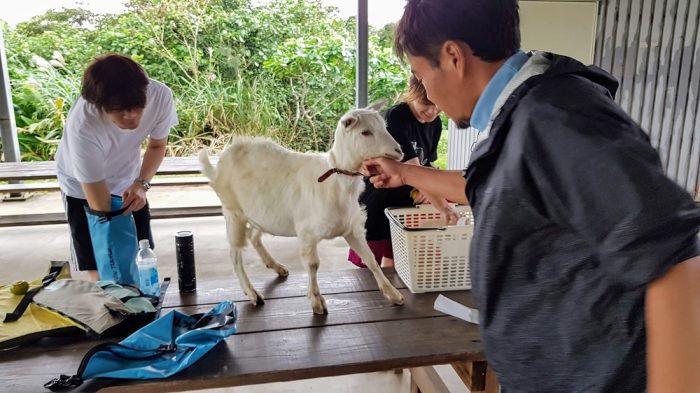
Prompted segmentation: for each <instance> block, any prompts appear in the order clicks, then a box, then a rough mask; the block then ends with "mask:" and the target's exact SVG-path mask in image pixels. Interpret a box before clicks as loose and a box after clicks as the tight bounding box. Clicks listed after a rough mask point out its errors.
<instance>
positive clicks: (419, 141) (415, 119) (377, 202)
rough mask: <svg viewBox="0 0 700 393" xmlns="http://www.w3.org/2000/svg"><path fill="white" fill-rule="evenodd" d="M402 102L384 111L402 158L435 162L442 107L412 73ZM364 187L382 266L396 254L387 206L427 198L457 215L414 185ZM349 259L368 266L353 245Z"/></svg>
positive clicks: (369, 233) (369, 234)
mask: <svg viewBox="0 0 700 393" xmlns="http://www.w3.org/2000/svg"><path fill="white" fill-rule="evenodd" d="M401 101H402V102H400V103H398V104H396V105H394V106H392V107H391V108H389V109H388V110H387V111H386V113H385V114H384V119H385V120H386V123H387V130H389V133H390V134H391V136H393V137H394V139H395V140H396V142H398V143H399V144H400V145H401V150H403V154H404V156H403V162H406V163H409V164H414V165H423V166H432V163H433V162H434V161H435V160H437V158H438V157H437V150H438V142H439V141H440V134H441V133H442V122H441V121H440V118H439V117H438V115H439V114H440V109H438V108H437V107H436V106H435V104H433V103H432V102H430V100H428V97H427V96H426V93H425V88H424V87H423V85H422V84H421V83H420V81H419V80H418V79H416V77H414V76H413V75H411V77H410V79H409V86H408V92H406V93H405V94H404V95H403V97H402V100H401ZM365 185H366V188H365V191H364V192H363V193H362V194H361V195H360V204H362V205H363V206H365V207H366V208H367V221H366V222H365V229H366V238H367V243H368V244H369V248H370V249H371V250H372V253H373V254H374V258H375V259H376V261H377V263H379V264H380V265H381V266H384V267H387V266H393V265H394V254H393V250H392V247H391V235H390V232H389V220H388V219H387V218H386V216H385V215H384V209H385V208H387V207H402V206H413V205H414V204H415V203H423V202H426V201H428V200H430V202H432V203H434V204H435V206H436V207H438V209H440V210H441V211H442V212H443V214H447V215H448V217H456V215H455V213H454V212H453V211H452V209H451V208H450V206H449V205H448V204H447V201H445V200H444V199H441V198H432V197H430V196H428V195H423V194H421V193H420V192H419V191H417V190H415V191H414V190H413V188H412V187H409V186H405V187H399V188H391V189H389V188H381V189H377V188H374V186H373V185H372V184H371V183H370V182H369V181H368V180H367V179H365ZM348 260H349V261H350V262H352V263H353V264H355V265H356V266H359V267H366V266H365V264H364V263H363V262H362V259H361V258H360V256H359V255H357V254H356V253H355V251H353V250H352V249H351V250H350V254H349V255H348Z"/></svg>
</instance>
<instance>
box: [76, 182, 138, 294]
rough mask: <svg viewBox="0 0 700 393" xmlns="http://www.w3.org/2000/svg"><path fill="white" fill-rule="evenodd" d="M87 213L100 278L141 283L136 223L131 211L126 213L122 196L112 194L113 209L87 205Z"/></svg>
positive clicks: (126, 282) (127, 282) (119, 282)
mask: <svg viewBox="0 0 700 393" xmlns="http://www.w3.org/2000/svg"><path fill="white" fill-rule="evenodd" d="M85 214H86V215H87V220H88V228H89V230H90V240H92V250H93V251H94V253H95V262H96V263H97V272H98V273H99V275H100V280H106V281H114V282H116V283H118V284H126V285H133V286H138V284H139V271H138V268H137V267H136V253H137V252H138V250H139V245H138V238H137V236H136V223H135V222H134V216H133V215H132V214H131V213H129V214H124V209H122V198H121V197H118V196H116V195H112V211H111V212H100V211H96V210H92V209H90V208H89V207H88V206H85Z"/></svg>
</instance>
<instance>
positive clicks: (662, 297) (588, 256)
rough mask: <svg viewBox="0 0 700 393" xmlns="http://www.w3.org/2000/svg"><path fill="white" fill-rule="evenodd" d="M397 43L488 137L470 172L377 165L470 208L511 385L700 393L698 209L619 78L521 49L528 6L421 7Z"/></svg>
mask: <svg viewBox="0 0 700 393" xmlns="http://www.w3.org/2000/svg"><path fill="white" fill-rule="evenodd" d="M438 20H440V21H441V22H440V23H439V24H437V25H436V26H438V28H435V29H434V30H435V31H432V30H431V31H426V29H430V26H431V25H432V22H435V21H438ZM396 47H397V53H398V54H399V55H400V56H402V57H405V58H407V60H408V62H409V63H410V65H411V68H412V71H413V72H414V74H415V75H416V76H417V77H418V78H419V79H421V80H422V82H423V84H424V86H425V88H426V90H427V92H428V97H429V99H430V100H431V101H432V102H434V103H435V104H436V105H438V106H439V107H440V108H441V109H442V110H443V111H444V112H445V113H446V114H447V115H448V116H449V117H450V118H451V119H452V120H454V121H456V122H457V123H458V124H459V125H460V126H462V127H466V126H472V127H474V128H476V129H477V130H478V131H479V132H480V135H479V139H478V142H477V143H476V145H475V146H473V149H474V150H473V154H472V157H471V161H470V163H469V166H468V167H467V169H466V170H465V171H463V172H461V171H437V170H433V169H430V168H420V167H415V166H413V167H411V166H407V165H401V164H399V163H396V162H392V161H390V160H387V159H382V158H378V159H373V160H369V161H367V162H366V163H365V171H366V173H367V174H371V175H373V177H372V178H371V181H372V183H373V184H374V185H375V187H395V186H399V185H403V184H409V185H411V186H414V187H416V188H419V189H421V190H426V191H427V192H431V193H433V194H436V195H441V196H444V197H446V198H447V199H449V200H453V201H458V202H462V203H467V202H468V203H469V204H470V205H471V207H472V210H473V212H474V216H475V228H474V237H473V239H472V241H471V248H470V259H471V260H470V263H471V275H472V284H473V293H474V296H475V298H476V300H477V303H478V305H479V309H480V325H481V328H482V334H483V339H484V343H485V347H486V355H487V358H488V360H489V364H490V365H491V366H492V367H493V368H494V370H495V372H496V374H497V376H498V379H499V382H500V383H501V384H502V387H503V391H505V392H508V393H511V392H643V391H645V390H647V391H648V392H650V393H654V392H696V391H700V377H699V375H700V373H698V372H697V370H698V369H700V241H699V240H698V237H697V234H698V229H699V228H700V208H699V207H698V206H697V205H696V204H695V203H694V202H693V200H692V198H691V197H690V195H689V194H688V193H687V192H686V191H685V190H683V189H682V188H681V187H679V186H678V185H677V184H675V183H674V182H673V181H672V180H670V179H669V178H668V177H666V176H665V175H664V173H663V170H662V167H661V164H660V161H659V158H658V154H657V153H656V151H655V150H654V149H653V148H652V146H651V145H650V143H649V140H648V138H647V136H646V134H645V133H644V132H643V131H642V130H641V129H640V127H639V126H638V125H637V124H636V123H635V122H634V121H633V120H632V119H630V117H629V116H628V115H627V114H626V113H624V112H623V111H622V109H621V108H620V107H619V106H618V105H617V104H616V103H615V102H614V100H613V97H614V94H615V92H616V89H617V82H616V81H615V80H614V78H612V77H611V76H610V75H608V74H607V73H605V72H604V71H602V70H600V69H598V68H596V67H587V66H584V65H583V64H581V63H579V62H578V61H576V60H573V59H570V58H568V57H564V56H558V55H553V54H549V53H542V52H533V53H527V54H526V53H524V52H523V51H521V50H520V49H519V47H520V35H519V29H518V11H517V2H516V1H515V0H489V1H486V0H484V1H480V0H429V1H426V0H409V1H408V4H407V6H406V10H405V12H404V15H403V17H402V19H401V21H400V22H399V25H398V27H397V33H396Z"/></svg>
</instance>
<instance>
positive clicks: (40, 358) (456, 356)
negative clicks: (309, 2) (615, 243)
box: [0, 316, 484, 393]
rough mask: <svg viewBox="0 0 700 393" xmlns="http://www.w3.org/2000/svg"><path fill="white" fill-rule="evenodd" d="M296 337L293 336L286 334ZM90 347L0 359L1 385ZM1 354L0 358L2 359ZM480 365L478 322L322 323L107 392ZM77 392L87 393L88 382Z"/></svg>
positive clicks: (62, 364)
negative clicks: (460, 363)
mask: <svg viewBox="0 0 700 393" xmlns="http://www.w3.org/2000/svg"><path fill="white" fill-rule="evenodd" d="M292 332H293V334H291V333H292ZM94 344H95V343H87V342H85V343H80V344H77V345H74V346H71V347H70V348H69V349H60V350H56V349H52V348H50V347H49V348H46V350H44V351H42V352H40V353H32V354H28V353H25V352H22V351H19V352H17V353H16V354H15V356H13V359H12V361H11V362H8V361H7V360H6V359H3V360H2V363H1V364H0V367H2V371H3V372H2V375H0V386H5V387H6V390H7V391H8V392H25V391H27V392H39V391H41V390H42V388H41V386H42V384H43V383H45V382H46V381H48V380H50V379H52V378H55V377H57V376H58V375H59V374H73V373H75V370H76V369H77V367H78V364H79V362H80V358H81V356H82V354H83V353H85V352H86V351H87V350H88V349H89V348H90V347H91V346H92V345H94ZM2 356H3V357H4V355H2ZM463 360H474V361H481V360H484V355H483V346H482V344H481V340H480V338H479V333H478V328H477V326H476V325H472V324H469V323H465V322H464V321H461V320H459V319H456V318H452V317H447V316H445V317H435V318H424V319H418V320H408V321H390V322H375V323H365V324H358V325H338V326H325V327H323V328H308V329H295V330H292V331H287V332H263V333H257V334H240V335H234V336H231V337H229V338H228V339H227V340H226V341H225V342H224V343H223V344H220V345H218V346H217V347H215V348H213V349H212V350H211V352H209V353H208V354H207V355H206V356H204V357H203V358H202V359H200V361H199V362H197V363H196V364H194V365H193V366H191V367H190V368H188V369H186V370H184V371H183V372H182V373H180V374H177V375H175V376H173V377H171V378H168V379H165V380H152V381H138V382H134V381H115V382H114V383H115V384H116V385H122V386H121V387H114V388H109V389H106V390H104V391H106V392H112V391H128V392H148V393H151V392H152V391H153V390H154V389H158V390H159V391H185V390H194V389H209V388H217V387H223V386H239V385H247V384H257V383H269V382H280V381H288V380H296V379H307V378H318V377H328V376H336V375H346V374H355V373H364V372H374V371H384V370H392V369H395V368H410V367H421V366H427V365H434V364H445V363H450V362H454V361H463ZM81 390H84V391H92V390H94V388H92V387H91V385H90V384H89V383H88V384H86V385H84V386H83V388H82V389H81Z"/></svg>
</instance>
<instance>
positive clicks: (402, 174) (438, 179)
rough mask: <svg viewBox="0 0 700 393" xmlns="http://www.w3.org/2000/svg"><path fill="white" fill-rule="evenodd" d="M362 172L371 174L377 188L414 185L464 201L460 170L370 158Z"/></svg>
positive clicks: (456, 200) (422, 189) (454, 199)
mask: <svg viewBox="0 0 700 393" xmlns="http://www.w3.org/2000/svg"><path fill="white" fill-rule="evenodd" d="M362 171H363V174H364V175H365V176H371V177H370V182H371V183H372V184H373V185H374V187H376V188H395V187H400V186H403V185H406V184H407V185H410V186H413V187H415V188H417V189H419V190H421V191H424V192H425V193H427V194H433V195H435V196H439V197H442V198H445V199H448V200H450V201H453V202H456V203H461V204H467V203H468V201H467V195H466V194H465V187H466V180H465V179H464V177H462V171H459V170H439V169H434V168H428V167H423V166H417V165H408V164H403V163H399V162H396V161H393V160H390V159H388V158H372V159H369V160H367V161H365V162H364V164H363V169H362Z"/></svg>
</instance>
